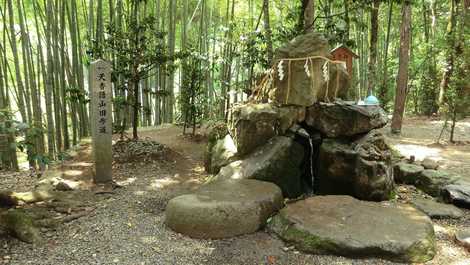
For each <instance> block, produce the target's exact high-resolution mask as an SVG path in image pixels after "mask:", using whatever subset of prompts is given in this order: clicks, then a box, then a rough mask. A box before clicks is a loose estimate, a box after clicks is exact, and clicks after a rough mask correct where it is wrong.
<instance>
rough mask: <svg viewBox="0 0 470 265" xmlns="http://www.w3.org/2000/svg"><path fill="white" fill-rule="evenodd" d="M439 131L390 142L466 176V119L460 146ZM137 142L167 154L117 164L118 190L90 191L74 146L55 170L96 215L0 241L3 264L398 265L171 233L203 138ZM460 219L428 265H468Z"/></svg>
mask: <svg viewBox="0 0 470 265" xmlns="http://www.w3.org/2000/svg"><path fill="white" fill-rule="evenodd" d="M441 126H442V123H440V122H439V121H433V120H427V119H422V118H411V119H407V120H406V121H405V124H404V128H403V136H402V137H401V138H390V141H391V143H392V144H393V145H394V146H395V147H396V148H397V149H399V150H400V151H402V152H403V153H404V155H406V156H409V155H415V157H416V158H417V159H418V160H419V159H420V158H421V157H424V156H431V157H433V158H435V159H437V160H440V163H441V165H442V167H443V168H447V169H448V170H450V171H453V172H456V173H466V175H467V176H470V175H469V174H468V172H469V171H468V170H469V169H470V120H466V121H463V122H461V123H459V125H458V128H457V129H458V131H457V140H459V141H460V142H459V144H443V145H436V144H433V142H434V140H435V139H436V138H437V135H438V134H439V132H440V128H441ZM384 130H385V131H386V130H387V129H384ZM140 136H141V139H149V140H154V141H157V142H159V143H161V144H163V145H165V146H167V147H168V148H167V149H164V150H163V151H162V152H163V153H162V154H163V156H162V159H157V160H155V159H154V160H147V161H145V160H141V161H131V160H129V161H123V162H121V163H115V164H114V165H113V174H114V178H115V180H116V182H117V183H118V184H119V185H121V186H122V187H121V188H117V189H115V190H100V189H96V187H93V186H92V185H91V177H92V176H91V167H92V163H91V155H90V152H91V150H90V144H89V143H85V144H83V145H82V146H81V147H80V148H78V149H77V150H76V151H75V154H74V155H73V158H72V159H71V160H69V161H66V162H65V163H64V165H62V166H61V167H60V168H59V169H58V170H60V171H61V174H62V177H63V178H67V179H71V180H75V181H80V182H81V190H79V191H73V192H70V193H74V194H75V195H76V196H75V198H76V200H77V201H78V202H77V204H76V205H80V206H81V207H86V208H88V209H93V211H90V213H89V214H87V215H85V216H83V217H81V218H79V219H76V220H73V221H71V222H67V223H64V224H63V225H60V226H58V227H56V228H55V229H45V230H43V231H42V235H43V237H44V243H43V244H40V245H30V244H26V243H22V242H20V241H18V240H16V239H13V238H10V237H0V264H21V265H24V264H34V265H46V264H47V265H63V264H64V265H65V264H70V265H75V264H76V265H83V264H103V265H107V264H126V265H127V264H129V265H131V264H132V265H140V264H158V265H160V264H171V265H173V264H184V265H189V264H214V265H222V264H227V265H229V264H247V265H251V264H287V265H290V264H292V265H301V264H315V265H323V264H324V265H331V264H374V265H375V264H395V263H392V262H389V261H383V260H378V259H360V260H352V259H348V258H343V257H335V256H320V255H307V254H303V253H301V252H298V251H296V250H295V249H292V248H289V246H288V245H285V244H284V243H283V242H282V241H281V240H279V239H277V238H276V237H275V236H274V235H271V234H270V233H269V232H268V231H260V232H257V233H254V234H251V235H246V236H240V237H236V238H232V239H226V240H196V239H191V238H188V237H185V236H183V235H180V234H178V233H175V232H173V231H171V230H170V229H168V228H167V227H166V226H165V223H164V218H165V214H164V210H165V206H166V204H167V202H168V201H169V200H170V199H171V198H173V197H175V196H178V195H180V194H184V193H187V192H189V191H191V190H194V189H196V188H197V187H199V186H200V185H201V184H202V183H204V182H205V180H206V178H207V176H206V174H205V172H204V168H203V156H204V150H205V140H204V137H202V136H201V137H196V138H189V137H184V136H182V134H181V128H179V127H176V126H170V125H168V126H162V127H159V128H148V129H142V131H141V133H140ZM407 152H408V153H407ZM25 174H26V173H18V174H2V176H0V186H1V187H2V188H7V189H14V190H16V191H25V190H29V189H31V188H33V187H34V183H35V182H37V179H34V178H32V177H29V176H27V174H26V176H25ZM71 211H73V209H72V210H71ZM465 213H466V216H465V217H464V218H463V219H461V220H458V221H455V220H454V221H451V220H439V221H434V223H435V230H436V235H437V249H438V253H437V255H436V257H435V258H434V260H432V261H430V262H428V263H426V264H432V265H444V264H455V265H457V264H458V265H468V264H470V253H468V252H466V251H465V250H464V249H463V248H461V247H459V246H458V245H456V244H455V243H454V241H453V232H454V231H455V230H456V229H458V228H460V227H464V226H467V227H468V226H470V211H468V210H465Z"/></svg>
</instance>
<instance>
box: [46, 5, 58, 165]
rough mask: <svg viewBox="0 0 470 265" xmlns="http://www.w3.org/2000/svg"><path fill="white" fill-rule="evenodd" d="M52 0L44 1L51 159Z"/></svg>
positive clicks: (52, 148)
mask: <svg viewBox="0 0 470 265" xmlns="http://www.w3.org/2000/svg"><path fill="white" fill-rule="evenodd" d="M52 8H53V3H52V0H47V2H46V25H47V29H46V53H47V78H46V84H45V88H44V89H45V91H46V93H45V94H46V115H47V148H48V155H49V157H50V158H51V159H54V158H55V150H56V149H55V132H54V117H53V114H54V113H53V110H52V107H53V102H52V93H53V91H54V65H53V57H52V36H51V31H52V15H53V14H52V12H53V9H52ZM44 70H45V69H44Z"/></svg>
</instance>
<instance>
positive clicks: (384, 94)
mask: <svg viewBox="0 0 470 265" xmlns="http://www.w3.org/2000/svg"><path fill="white" fill-rule="evenodd" d="M392 14H393V0H389V6H388V17H387V33H386V37H385V50H384V61H383V65H384V66H383V76H382V85H381V87H380V92H379V99H380V101H381V104H382V107H385V106H386V105H387V103H388V48H389V45H390V28H391V25H392Z"/></svg>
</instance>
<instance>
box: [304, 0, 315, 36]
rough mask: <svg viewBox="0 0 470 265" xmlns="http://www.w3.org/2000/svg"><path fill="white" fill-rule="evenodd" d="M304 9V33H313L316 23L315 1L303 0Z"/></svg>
mask: <svg viewBox="0 0 470 265" xmlns="http://www.w3.org/2000/svg"><path fill="white" fill-rule="evenodd" d="M302 2H303V4H304V5H305V9H304V31H305V32H308V31H313V30H314V27H313V26H314V22H315V0H303V1H302Z"/></svg>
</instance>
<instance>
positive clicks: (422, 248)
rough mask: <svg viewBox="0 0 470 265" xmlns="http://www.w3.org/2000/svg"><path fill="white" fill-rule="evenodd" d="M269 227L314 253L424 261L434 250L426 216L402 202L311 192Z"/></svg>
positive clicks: (429, 224)
mask: <svg viewBox="0 0 470 265" xmlns="http://www.w3.org/2000/svg"><path fill="white" fill-rule="evenodd" d="M269 227H270V229H271V230H273V231H274V232H275V233H277V234H278V235H279V236H280V237H281V238H282V239H283V240H285V241H287V242H289V243H292V244H294V245H295V246H296V247H297V248H298V249H299V250H302V251H304V252H308V253H313V254H330V255H331V254H333V255H340V256H348V257H377V258H383V259H389V260H393V261H399V262H426V261H428V260H431V259H432V258H433V257H434V255H435V253H436V250H435V243H434V228H433V225H432V222H431V220H430V219H429V217H427V216H426V215H424V214H423V213H421V212H420V211H418V210H416V209H415V208H413V207H412V206H410V205H405V204H393V205H385V204H381V203H376V202H365V201H359V200H357V199H354V198H353V197H350V196H317V197H311V198H308V199H306V200H302V201H298V202H295V203H292V204H289V205H288V206H287V207H285V208H284V209H282V210H281V211H280V212H279V214H277V215H276V216H275V217H273V219H272V221H271V222H270V224H269Z"/></svg>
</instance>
